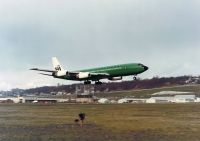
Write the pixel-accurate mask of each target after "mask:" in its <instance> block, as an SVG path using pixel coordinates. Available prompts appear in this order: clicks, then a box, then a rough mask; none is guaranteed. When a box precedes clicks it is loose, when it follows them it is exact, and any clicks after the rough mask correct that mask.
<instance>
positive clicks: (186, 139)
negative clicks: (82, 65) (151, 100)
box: [0, 104, 200, 141]
mask: <svg viewBox="0 0 200 141" xmlns="http://www.w3.org/2000/svg"><path fill="white" fill-rule="evenodd" d="M199 108H200V104H125V105H72V104H55V105H39V104H36V105H33V104H29V105H27V104H25V105H24V104H22V105H20V104H19V105H17V104H8V105H0V113H1V114H0V141H1V140H2V141H3V140H7V141H13V140H16V141H18V140H20V141H23V140H24V141H25V140H26V141H28V140H31V141H33V140H37V141H40V140H41V141H47V140H52V141H65V140H66V141H67V140H74V141H79V140H85V141H90V140H91V141H101V140H110V141H117V140H119V141H123V140H124V141H151V140H152V141H179V140H180V141H199V140H200V134H199V132H200V110H199ZM80 112H84V113H86V115H87V117H86V120H85V126H84V127H83V128H80V127H79V125H76V124H75V123H74V119H75V118H77V117H78V116H77V115H78V114H79V113H80Z"/></svg>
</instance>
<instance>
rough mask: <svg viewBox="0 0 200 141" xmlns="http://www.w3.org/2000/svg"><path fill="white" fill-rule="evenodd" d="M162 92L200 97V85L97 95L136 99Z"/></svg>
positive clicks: (99, 94)
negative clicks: (193, 94) (190, 94)
mask: <svg viewBox="0 0 200 141" xmlns="http://www.w3.org/2000/svg"><path fill="white" fill-rule="evenodd" d="M160 91H181V92H194V93H197V94H199V95H200V85H181V86H170V87H161V88H154V89H142V90H131V91H122V92H120V91H119V92H109V93H97V94H95V96H97V97H125V96H134V97H138V98H141V97H145V98H147V97H151V94H153V93H156V92H160Z"/></svg>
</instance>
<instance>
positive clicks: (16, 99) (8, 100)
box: [0, 96, 25, 103]
mask: <svg viewBox="0 0 200 141" xmlns="http://www.w3.org/2000/svg"><path fill="white" fill-rule="evenodd" d="M0 103H25V98H24V97H20V96H18V97H0Z"/></svg>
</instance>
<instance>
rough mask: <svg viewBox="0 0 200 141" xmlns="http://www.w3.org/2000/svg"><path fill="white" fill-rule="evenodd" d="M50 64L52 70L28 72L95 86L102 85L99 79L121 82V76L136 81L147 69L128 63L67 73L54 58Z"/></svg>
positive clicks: (36, 69)
mask: <svg viewBox="0 0 200 141" xmlns="http://www.w3.org/2000/svg"><path fill="white" fill-rule="evenodd" d="M52 63H53V67H54V70H46V69H38V68H32V69H30V70H35V71H41V72H45V73H40V74H42V75H47V76H52V77H54V78H59V79H66V80H74V81H84V84H91V82H92V81H95V84H102V82H101V81H100V80H101V79H108V80H111V81H112V80H122V77H123V76H130V75H132V76H134V79H136V75H138V74H140V73H143V72H145V71H146V70H148V67H147V66H145V65H143V64H141V63H129V64H120V65H113V66H107V67H99V68H92V69H85V70H77V71H68V70H65V69H63V67H62V66H61V64H60V63H59V61H58V59H57V58H56V57H53V58H52Z"/></svg>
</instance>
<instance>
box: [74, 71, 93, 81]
mask: <svg viewBox="0 0 200 141" xmlns="http://www.w3.org/2000/svg"><path fill="white" fill-rule="evenodd" d="M76 77H77V78H79V79H83V78H89V77H90V73H89V72H79V73H78V74H77V75H76Z"/></svg>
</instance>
